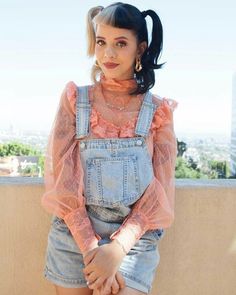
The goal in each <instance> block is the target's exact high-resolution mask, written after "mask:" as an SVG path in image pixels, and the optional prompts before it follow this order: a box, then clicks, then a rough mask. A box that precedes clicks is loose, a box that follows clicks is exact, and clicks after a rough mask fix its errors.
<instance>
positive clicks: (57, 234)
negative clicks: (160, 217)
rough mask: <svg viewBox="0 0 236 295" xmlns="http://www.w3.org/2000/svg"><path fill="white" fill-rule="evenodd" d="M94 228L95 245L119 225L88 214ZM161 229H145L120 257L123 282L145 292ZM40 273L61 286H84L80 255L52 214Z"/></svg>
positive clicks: (155, 262)
mask: <svg viewBox="0 0 236 295" xmlns="http://www.w3.org/2000/svg"><path fill="white" fill-rule="evenodd" d="M90 220H91V222H92V225H93V227H94V230H95V231H96V232H97V233H98V234H99V235H100V236H101V238H102V239H101V240H100V241H99V246H100V245H102V244H105V243H109V242H111V240H110V239H109V236H110V235H111V234H112V233H113V232H114V231H115V230H117V229H118V228H119V227H120V224H118V223H108V222H104V221H101V220H100V219H97V218H96V217H95V216H92V215H91V214H90ZM163 235H164V230H163V229H160V230H159V229H158V230H154V231H147V232H146V233H145V234H144V235H143V236H142V237H141V239H139V241H138V242H137V243H136V244H135V245H134V247H133V248H132V249H131V250H130V251H129V253H128V254H127V255H126V256H125V257H124V259H123V261H122V263H121V265H120V269H119V271H120V272H121V273H122V275H123V277H124V279H125V282H126V286H128V287H130V288H134V289H136V290H139V291H142V292H144V293H147V294H148V293H149V292H150V290H151V288H152V282H153V279H154V277H155V273H156V269H157V266H158V264H159V261H160V255H159V251H158V241H159V240H160V239H161V238H162V237H163ZM45 258H46V259H45V260H46V264H45V268H44V277H45V278H47V279H48V280H49V281H51V282H52V283H54V284H56V285H58V286H62V287H65V288H82V287H87V284H86V280H85V277H84V274H83V268H84V267H85V265H84V263H83V256H82V254H81V251H80V249H79V248H78V246H77V244H76V242H75V240H74V238H73V236H72V235H71V233H70V230H69V229H68V227H67V225H66V224H65V222H64V220H63V219H61V218H58V217H57V216H53V217H52V221H51V228H50V231H49V234H48V244H47V249H46V257H45Z"/></svg>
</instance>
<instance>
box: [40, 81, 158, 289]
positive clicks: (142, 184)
mask: <svg viewBox="0 0 236 295" xmlns="http://www.w3.org/2000/svg"><path fill="white" fill-rule="evenodd" d="M155 109H156V105H155V104H153V102H152V95H151V93H150V92H149V91H148V92H147V93H146V95H145V97H144V100H143V103H142V106H141V109H140V112H139V116H138V121H137V124H136V128H135V134H136V136H135V137H133V138H107V139H86V137H87V136H88V134H89V131H90V126H89V116H90V113H91V106H90V104H89V99H88V87H87V86H84V87H80V88H79V96H78V97H77V100H76V137H77V139H78V140H79V141H80V143H79V144H80V157H81V162H82V166H83V169H84V187H85V191H84V194H85V198H86V208H87V212H88V215H89V217H90V220H91V223H92V225H93V228H94V230H95V232H97V233H98V234H99V235H100V236H101V238H102V239H101V240H100V241H99V245H102V244H104V243H109V242H110V241H111V240H110V239H109V236H110V235H111V234H112V233H113V232H114V231H116V230H117V229H118V228H119V227H120V225H121V224H122V222H123V220H124V219H125V217H126V216H127V215H128V214H129V212H130V210H131V205H132V204H134V203H135V202H136V201H137V200H138V199H139V198H140V197H141V196H142V194H143V193H144V191H145V189H146V188H147V186H148V185H149V183H150V182H151V180H152V178H153V167H152V159H151V157H150V154H149V152H148V147H147V144H146V136H147V135H148V132H149V128H150V126H151V122H152V118H153V115H154V112H155ZM163 235H164V230H163V229H157V230H153V231H147V232H146V233H145V234H144V235H143V236H142V237H141V239H140V240H139V241H138V242H137V243H136V244H135V245H134V247H133V248H132V249H131V250H130V252H129V253H128V254H127V255H126V256H125V258H124V259H123V262H122V264H121V266H120V271H121V273H122V275H123V276H124V278H125V281H126V286H129V287H131V288H134V289H137V290H140V291H142V292H144V293H149V292H150V290H151V287H152V282H153V279H154V276H155V272H156V268H157V266H158V264H159V261H160V255H159V251H158V241H159V240H160V239H161V238H162V237H163ZM83 268H84V263H83V258H82V254H81V252H80V249H79V248H78V246H77V245H76V243H75V241H74V239H73V237H72V235H71V233H70V231H69V229H68V228H67V226H66V224H65V222H64V221H63V219H60V218H58V217H57V216H53V218H52V224H51V229H50V232H49V235H48V247H47V254H46V266H45V271H44V275H45V277H46V278H48V279H49V280H51V281H52V282H54V283H55V284H58V285H60V286H64V287H68V288H79V287H85V286H87V285H86V281H85V278H84V275H83V271H82V269H83Z"/></svg>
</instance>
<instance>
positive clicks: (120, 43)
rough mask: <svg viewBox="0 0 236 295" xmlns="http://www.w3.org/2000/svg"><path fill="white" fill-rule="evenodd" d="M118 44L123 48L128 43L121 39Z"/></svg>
mask: <svg viewBox="0 0 236 295" xmlns="http://www.w3.org/2000/svg"><path fill="white" fill-rule="evenodd" d="M117 45H118V46H119V47H121V48H122V47H125V46H126V45H127V43H126V42H125V41H119V42H117Z"/></svg>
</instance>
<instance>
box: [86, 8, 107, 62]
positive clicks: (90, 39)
mask: <svg viewBox="0 0 236 295" xmlns="http://www.w3.org/2000/svg"><path fill="white" fill-rule="evenodd" d="M102 10H103V6H96V7H93V8H91V9H90V10H89V11H88V14H87V55H88V56H89V57H92V56H94V48H95V44H96V35H95V27H94V23H93V19H94V17H95V16H96V15H97V14H98V13H99V12H100V11H102Z"/></svg>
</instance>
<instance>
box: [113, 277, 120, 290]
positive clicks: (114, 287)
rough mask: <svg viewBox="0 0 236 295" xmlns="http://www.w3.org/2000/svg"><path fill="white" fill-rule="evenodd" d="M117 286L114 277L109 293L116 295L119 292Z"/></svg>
mask: <svg viewBox="0 0 236 295" xmlns="http://www.w3.org/2000/svg"><path fill="white" fill-rule="evenodd" d="M119 289H120V287H119V284H118V282H117V279H116V277H114V278H113V282H112V285H111V292H112V294H117V293H118V292H119Z"/></svg>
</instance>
